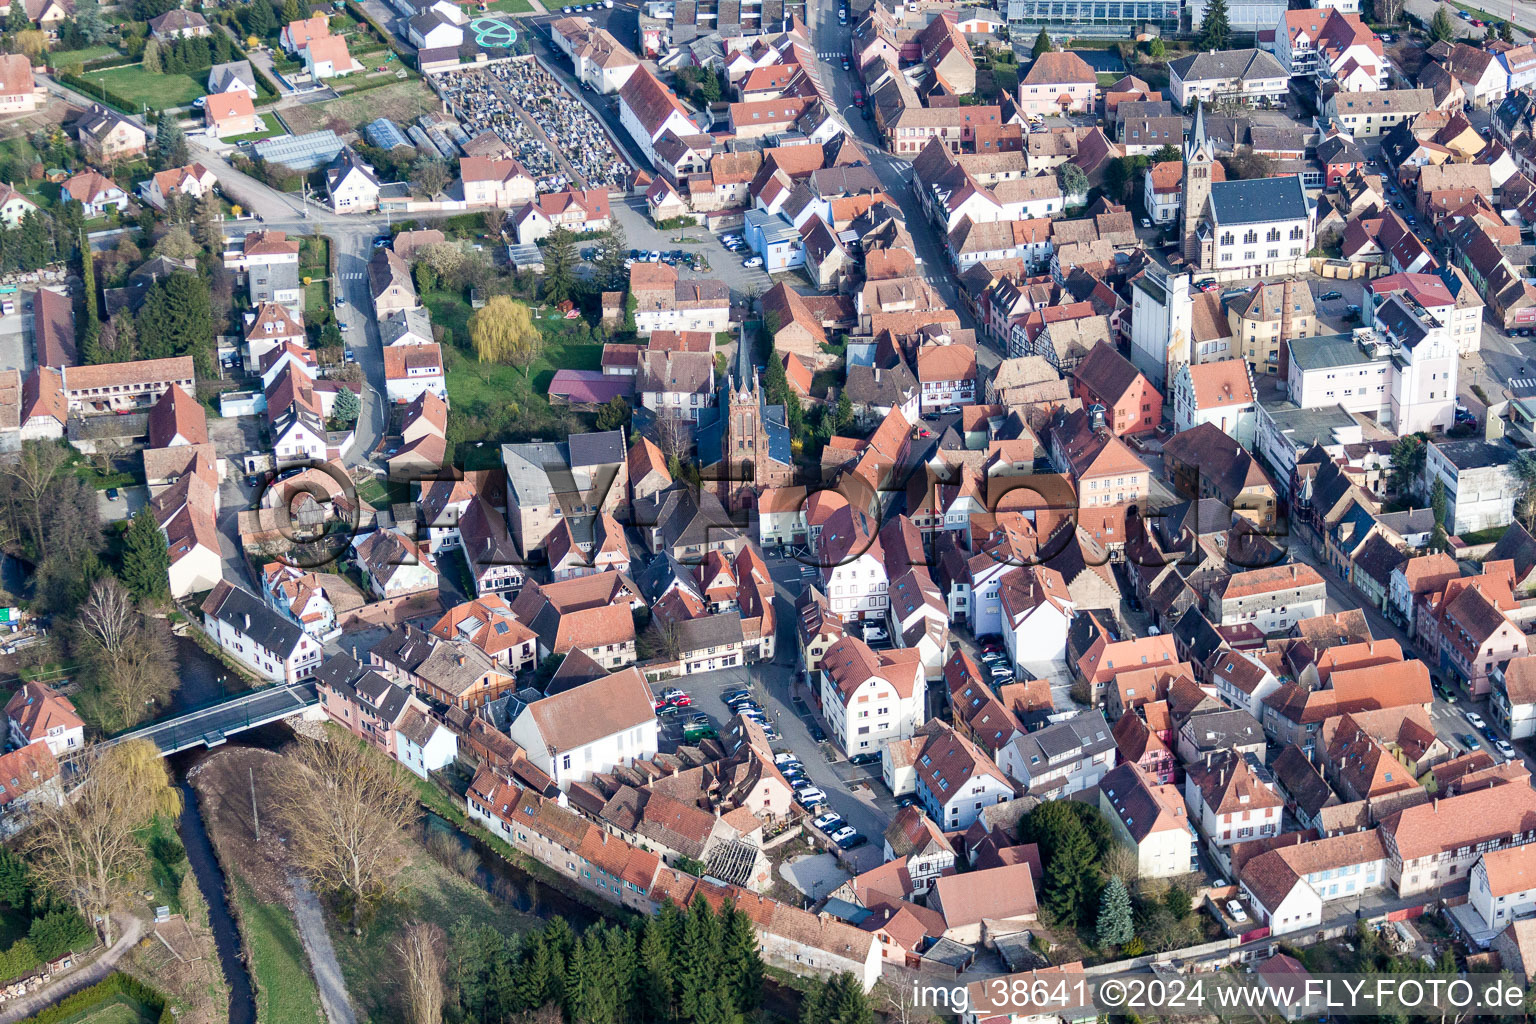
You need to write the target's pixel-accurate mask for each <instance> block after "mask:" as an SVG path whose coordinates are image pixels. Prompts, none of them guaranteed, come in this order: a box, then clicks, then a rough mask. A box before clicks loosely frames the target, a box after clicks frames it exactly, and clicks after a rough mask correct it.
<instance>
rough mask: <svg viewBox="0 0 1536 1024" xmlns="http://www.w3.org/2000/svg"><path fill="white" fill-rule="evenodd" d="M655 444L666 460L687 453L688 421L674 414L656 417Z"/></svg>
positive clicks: (678, 457)
mask: <svg viewBox="0 0 1536 1024" xmlns="http://www.w3.org/2000/svg"><path fill="white" fill-rule="evenodd" d="M656 444H657V446H658V447H659V448H661V454H663V455H665V456H666V457H667V459H668V460H671V459H677V460H678V461H679V462H681V461H682V458H683V456H684V455H686V454H688V421H687V420H685V419H683V418H682V417H681V416H678V415H675V414H665V413H664V414H663V415H661V416H658V417H656Z"/></svg>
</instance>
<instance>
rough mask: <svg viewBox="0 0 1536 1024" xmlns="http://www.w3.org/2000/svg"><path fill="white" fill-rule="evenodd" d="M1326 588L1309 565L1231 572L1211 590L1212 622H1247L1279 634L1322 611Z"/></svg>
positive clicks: (1209, 606)
mask: <svg viewBox="0 0 1536 1024" xmlns="http://www.w3.org/2000/svg"><path fill="white" fill-rule="evenodd" d="M1327 602H1328V588H1327V584H1326V583H1325V582H1324V580H1323V578H1322V577H1321V576H1319V575H1318V573H1317V570H1316V569H1314V568H1312V567H1311V566H1310V565H1304V564H1301V563H1289V564H1286V565H1272V566H1269V567H1267V568H1263V569H1250V570H1248V571H1247V572H1239V573H1233V574H1232V575H1231V576H1228V577H1227V578H1226V579H1224V580H1222V581H1220V582H1219V583H1217V585H1216V586H1215V587H1214V588H1213V589H1212V590H1211V596H1210V599H1209V601H1208V614H1209V615H1210V618H1211V622H1212V623H1213V624H1215V625H1219V626H1230V625H1235V624H1237V623H1240V622H1248V623H1252V624H1253V625H1255V626H1257V627H1258V628H1259V629H1260V630H1262V631H1263V632H1265V633H1281V632H1284V631H1285V630H1287V629H1290V628H1291V627H1292V626H1294V625H1295V624H1296V623H1297V622H1299V621H1301V620H1302V619H1306V618H1311V617H1312V616H1315V615H1321V614H1323V611H1324V610H1325V607H1326V605H1327Z"/></svg>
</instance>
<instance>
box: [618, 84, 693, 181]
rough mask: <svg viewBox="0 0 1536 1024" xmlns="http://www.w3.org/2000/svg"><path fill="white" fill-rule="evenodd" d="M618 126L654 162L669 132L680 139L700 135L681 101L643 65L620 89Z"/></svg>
mask: <svg viewBox="0 0 1536 1024" xmlns="http://www.w3.org/2000/svg"><path fill="white" fill-rule="evenodd" d="M619 123H620V124H622V125H623V126H624V130H625V131H627V132H629V136H630V138H631V139H633V140H634V141H635V145H637V146H639V147H640V151H641V152H642V153H644V154H645V155H646V156H647V157H648V158H649V159H650V160H651V161H652V162H653V163H654V162H655V161H656V160H657V153H656V143H657V140H659V139H660V138H661V137H662V136H663V135H665V134H666V133H667V132H669V131H670V132H672V133H673V134H675V135H677V136H679V137H681V136H685V135H694V134H697V132H698V128H697V127H696V126H695V125H694V123H693V122H692V121H690V120H689V119H688V112H687V108H685V107H684V106H683V104H682V102H681V101H680V100H679V99H678V98H677V96H676V95H675V94H674V93H673V92H672V90H671V89H669V88H667V87H666V86H665V85H663V84H662V83H661V82H660V81H659V80H658V79H657V78H656V76H655V75H653V74H651V72H650V71H649V70H647V69H646V68H645V67H643V66H642V67H639V68H637V69H636V70H635V71H634V72H633V73H632V74H631V75H630V76H629V80H628V81H627V82H625V83H624V86H623V88H621V89H620V90H619Z"/></svg>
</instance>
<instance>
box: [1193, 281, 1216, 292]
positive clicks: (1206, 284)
mask: <svg viewBox="0 0 1536 1024" xmlns="http://www.w3.org/2000/svg"><path fill="white" fill-rule="evenodd" d="M1195 287H1196V288H1198V289H1200V290H1201V291H1203V292H1213V291H1215V290H1216V289H1217V288H1220V287H1221V285H1219V284H1217V283H1216V279H1215V278H1214V277H1202V278H1201V279H1200V280H1198V281H1196V282H1195Z"/></svg>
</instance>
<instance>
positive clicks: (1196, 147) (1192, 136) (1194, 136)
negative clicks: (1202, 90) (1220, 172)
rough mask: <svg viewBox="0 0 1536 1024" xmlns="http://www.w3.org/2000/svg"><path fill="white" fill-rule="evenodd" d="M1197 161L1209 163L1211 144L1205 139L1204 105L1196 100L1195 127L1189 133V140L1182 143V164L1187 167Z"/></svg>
mask: <svg viewBox="0 0 1536 1024" xmlns="http://www.w3.org/2000/svg"><path fill="white" fill-rule="evenodd" d="M1202 151H1203V152H1202ZM1198 159H1204V160H1205V161H1206V162H1207V163H1209V162H1210V159H1211V144H1210V140H1209V139H1207V138H1206V137H1205V104H1204V103H1201V102H1200V101H1199V100H1196V101H1195V127H1194V130H1192V131H1191V132H1190V133H1189V140H1188V141H1187V142H1185V143H1184V163H1185V165H1186V166H1187V165H1188V164H1189V163H1190V161H1191V160H1198Z"/></svg>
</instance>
